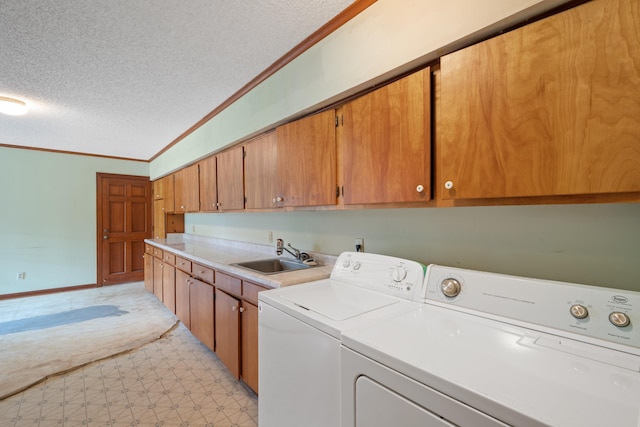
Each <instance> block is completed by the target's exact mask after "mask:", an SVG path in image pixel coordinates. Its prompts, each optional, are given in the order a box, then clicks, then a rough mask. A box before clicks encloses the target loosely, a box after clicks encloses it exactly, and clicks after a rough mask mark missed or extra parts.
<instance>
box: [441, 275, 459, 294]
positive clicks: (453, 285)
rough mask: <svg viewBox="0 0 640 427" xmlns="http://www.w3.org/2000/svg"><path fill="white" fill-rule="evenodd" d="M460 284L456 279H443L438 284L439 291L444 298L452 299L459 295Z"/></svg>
mask: <svg viewBox="0 0 640 427" xmlns="http://www.w3.org/2000/svg"><path fill="white" fill-rule="evenodd" d="M460 289H461V287H460V282H458V281H457V280H456V279H451V278H449V279H444V280H443V281H442V283H441V284H440V290H441V291H442V293H443V294H444V296H446V297H449V298H453V297H456V296H458V294H460Z"/></svg>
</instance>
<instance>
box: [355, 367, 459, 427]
mask: <svg viewBox="0 0 640 427" xmlns="http://www.w3.org/2000/svg"><path fill="white" fill-rule="evenodd" d="M394 425H397V426H402V427H453V424H451V423H449V422H447V421H445V420H443V419H442V418H440V417H438V416H437V415H434V414H432V413H431V412H429V411H427V410H426V409H424V408H421V407H420V406H418V405H416V404H415V403H413V402H411V401H410V400H408V399H406V398H404V397H403V396H401V395H399V394H397V393H395V392H394V391H393V390H390V389H388V388H386V387H384V386H382V385H380V384H378V383H377V382H375V381H373V380H371V379H370V378H367V377H364V376H363V377H360V378H358V379H357V380H356V427H389V426H394Z"/></svg>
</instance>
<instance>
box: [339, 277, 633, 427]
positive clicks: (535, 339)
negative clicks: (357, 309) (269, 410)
mask: <svg viewBox="0 0 640 427" xmlns="http://www.w3.org/2000/svg"><path fill="white" fill-rule="evenodd" d="M425 282H426V286H425V290H426V294H425V300H424V301H425V304H423V305H422V306H421V307H420V308H418V309H416V310H413V311H411V312H407V313H404V314H402V315H400V316H396V317H394V318H393V319H389V320H388V321H385V322H379V323H377V324H375V325H371V326H366V327H360V328H356V329H351V330H347V331H345V332H344V333H343V335H342V342H343V347H342V359H341V362H342V364H341V369H342V373H341V374H342V399H343V401H342V405H343V414H342V426H343V427H347V426H358V427H362V426H366V427H380V426H389V425H398V426H400V425H401V426H408V427H413V426H422V427H424V426H450V425H459V426H474V427H477V426H504V425H514V426H527V427H528V426H580V427H583V426H593V427H596V426H597V427H601V426H616V427H638V426H640V293H638V292H630V291H621V290H615V289H607V288H599V287H593V286H583V285H574V284H568V283H560V282H552V281H543V280H535V279H527V278H521V277H514V276H506V275H498V274H490V273H483V272H478V271H472V270H462V269H457V268H449V267H441V266H435V265H431V266H429V268H428V270H427V277H426V280H425ZM443 290H444V291H445V292H447V293H449V294H450V295H451V296H445V295H444V293H443ZM457 292H459V293H457Z"/></svg>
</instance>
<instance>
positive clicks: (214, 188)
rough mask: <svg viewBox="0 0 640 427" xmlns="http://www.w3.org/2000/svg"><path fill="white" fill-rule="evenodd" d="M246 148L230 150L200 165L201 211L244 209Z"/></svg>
mask: <svg viewBox="0 0 640 427" xmlns="http://www.w3.org/2000/svg"><path fill="white" fill-rule="evenodd" d="M243 167H244V166H243V149H242V146H237V147H233V148H230V149H228V150H225V151H222V152H220V153H218V154H216V155H215V156H210V157H207V158H206V159H205V160H203V161H201V162H200V210H201V211H208V212H215V211H228V210H239V209H244V175H243Z"/></svg>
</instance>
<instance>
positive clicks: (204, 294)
mask: <svg viewBox="0 0 640 427" xmlns="http://www.w3.org/2000/svg"><path fill="white" fill-rule="evenodd" d="M189 306H190V310H191V333H192V334H193V336H195V337H196V338H198V339H199V340H200V341H201V342H202V343H203V344H204V345H206V346H207V347H209V349H211V351H213V350H214V333H215V332H214V316H213V313H214V311H213V310H214V301H213V286H211V285H209V284H207V283H204V282H201V281H200V280H197V279H191V286H190V287H189Z"/></svg>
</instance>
